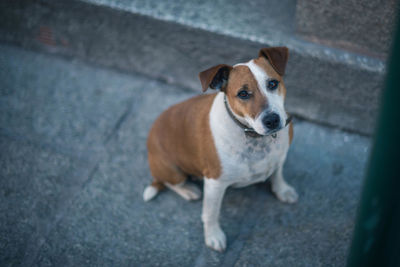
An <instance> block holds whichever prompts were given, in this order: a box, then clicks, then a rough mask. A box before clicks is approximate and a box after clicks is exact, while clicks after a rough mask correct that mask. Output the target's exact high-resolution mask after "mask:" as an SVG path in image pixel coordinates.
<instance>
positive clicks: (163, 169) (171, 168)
mask: <svg viewBox="0 0 400 267" xmlns="http://www.w3.org/2000/svg"><path fill="white" fill-rule="evenodd" d="M165 158H167V157H162V158H161V157H158V156H157V155H154V154H151V156H150V157H149V165H150V170H151V173H152V175H153V177H154V182H153V184H152V185H151V186H148V187H147V188H146V189H145V191H144V193H143V199H144V200H145V201H147V200H150V199H152V198H153V197H154V196H155V195H157V192H158V191H159V189H157V187H156V186H159V185H162V186H164V185H165V186H167V187H168V188H169V189H171V190H172V191H174V192H176V193H177V194H178V195H180V196H181V197H183V198H184V199H186V200H197V199H199V198H200V197H201V192H200V190H199V189H198V188H197V187H196V186H195V185H192V184H189V183H186V180H187V175H186V174H185V173H183V172H182V171H181V170H180V169H179V168H178V167H176V165H174V164H172V163H171V162H168V160H165Z"/></svg>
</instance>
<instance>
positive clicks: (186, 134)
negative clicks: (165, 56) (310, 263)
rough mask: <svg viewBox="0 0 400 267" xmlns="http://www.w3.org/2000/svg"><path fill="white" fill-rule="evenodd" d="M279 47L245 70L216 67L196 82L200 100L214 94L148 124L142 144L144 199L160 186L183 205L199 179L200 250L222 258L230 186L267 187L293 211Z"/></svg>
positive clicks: (283, 55) (284, 54)
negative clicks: (148, 176)
mask: <svg viewBox="0 0 400 267" xmlns="http://www.w3.org/2000/svg"><path fill="white" fill-rule="evenodd" d="M287 60H288V49H287V48H286V47H271V48H263V49H261V50H260V52H259V57H258V58H256V59H253V60H250V61H249V62H247V63H240V64H236V65H234V66H233V67H232V66H229V65H224V64H221V65H217V66H215V67H212V68H210V69H207V70H205V71H203V72H201V73H200V74H199V77H200V80H201V84H202V87H203V92H204V91H206V90H207V89H208V88H209V87H210V88H212V89H217V90H220V92H218V93H215V94H204V95H200V96H197V97H193V98H191V99H189V100H186V101H184V102H182V103H179V104H176V105H174V106H172V107H170V108H169V109H168V110H166V111H165V112H164V113H162V114H161V115H160V116H159V117H158V119H157V120H156V121H155V123H154V125H153V127H152V129H151V131H150V134H149V137H148V141H147V148H148V159H149V165H150V170H151V173H152V175H153V178H154V179H153V183H152V184H151V185H150V186H148V187H147V188H146V189H145V191H144V193H143V198H144V200H145V201H148V200H150V199H152V198H153V197H154V196H155V195H156V194H157V193H158V192H159V191H160V190H161V189H162V188H164V186H166V187H168V188H170V189H172V190H173V191H175V192H176V193H178V194H179V195H180V196H182V197H183V198H184V199H186V200H195V199H199V198H200V195H201V194H200V191H199V189H197V188H196V187H195V186H194V185H190V184H188V183H186V180H187V177H188V176H189V175H191V176H196V177H203V178H204V198H203V212H202V216H201V218H202V221H203V224H204V237H205V243H206V245H207V246H209V247H211V248H213V249H215V250H218V251H222V250H224V249H225V248H226V237H225V234H224V232H223V231H222V230H221V227H220V225H219V219H218V217H219V213H220V207H221V202H222V198H223V196H224V193H225V190H226V189H227V187H229V186H234V187H244V186H247V185H250V184H253V183H257V182H261V181H265V180H266V179H267V178H268V177H270V179H271V184H272V191H273V192H274V193H275V194H276V196H277V198H278V199H279V200H281V201H283V202H287V203H294V202H296V201H297V198H298V196H297V193H296V191H295V190H294V188H292V187H291V186H290V185H288V184H287V183H286V182H285V180H284V178H283V175H282V167H283V164H284V162H285V159H286V154H287V151H288V149H289V145H290V143H291V140H292V138H293V127H292V123H291V122H290V119H289V118H288V115H287V113H286V112H285V109H284V100H285V95H286V88H285V85H284V83H283V79H282V76H283V75H284V72H285V67H286V63H287Z"/></svg>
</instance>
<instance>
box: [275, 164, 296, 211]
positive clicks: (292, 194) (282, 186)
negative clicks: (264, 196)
mask: <svg viewBox="0 0 400 267" xmlns="http://www.w3.org/2000/svg"><path fill="white" fill-rule="evenodd" d="M282 168H283V164H282V165H281V166H279V168H278V169H277V170H276V171H275V172H274V173H273V174H272V175H271V185H272V191H273V192H274V193H275V195H276V197H277V198H278V199H279V200H280V201H282V202H286V203H295V202H297V199H298V198H299V197H298V195H297V193H296V190H295V189H294V188H293V187H291V186H290V185H288V183H287V182H286V181H285V179H284V178H283V174H282Z"/></svg>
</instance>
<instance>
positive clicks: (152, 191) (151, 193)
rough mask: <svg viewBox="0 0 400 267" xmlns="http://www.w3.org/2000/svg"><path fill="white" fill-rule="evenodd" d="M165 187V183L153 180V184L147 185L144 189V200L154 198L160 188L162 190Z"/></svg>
mask: <svg viewBox="0 0 400 267" xmlns="http://www.w3.org/2000/svg"><path fill="white" fill-rule="evenodd" d="M163 188H164V184H163V183H160V182H158V181H153V183H151V185H149V186H147V187H146V188H145V189H144V192H143V200H144V201H146V202H147V201H150V200H152V199H153V198H154V197H155V196H156V195H157V194H158V192H160V190H162V189H163Z"/></svg>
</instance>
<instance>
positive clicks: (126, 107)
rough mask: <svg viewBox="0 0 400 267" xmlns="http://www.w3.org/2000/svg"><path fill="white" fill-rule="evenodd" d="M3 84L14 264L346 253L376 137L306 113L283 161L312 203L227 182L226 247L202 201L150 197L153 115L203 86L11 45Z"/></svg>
mask: <svg viewBox="0 0 400 267" xmlns="http://www.w3.org/2000/svg"><path fill="white" fill-rule="evenodd" d="M199 88H200V86H199ZM0 93H1V94H0V265H1V266H17V265H22V266H32V265H34V266H48V265H53V266H176V265H180V266H217V265H222V266H233V265H234V266H343V265H344V262H345V258H346V253H347V248H348V245H349V241H350V238H351V234H352V228H353V220H354V216H355V210H356V207H357V202H358V197H359V193H360V185H361V181H362V177H363V171H364V166H365V163H366V158H367V156H368V149H369V142H370V139H368V138H366V137H362V136H359V135H355V134H349V133H346V132H342V131H339V130H336V129H331V128H326V127H322V126H319V125H316V124H312V123H309V122H306V121H300V120H296V121H295V138H294V142H293V145H292V147H291V149H290V152H289V155H288V160H287V162H286V166H285V170H284V173H285V176H286V177H287V180H288V181H289V182H290V183H291V184H292V185H294V186H295V187H296V188H297V190H298V193H299V195H300V200H299V202H298V203H297V204H295V205H285V204H282V203H280V202H278V201H277V200H276V199H275V198H274V196H273V195H272V194H271V192H270V189H269V184H268V183H263V184H257V185H253V186H250V187H247V188H244V189H231V190H228V192H227V195H226V197H225V199H224V202H223V208H222V214H221V223H222V227H223V229H224V230H225V232H226V233H227V238H228V248H227V251H226V252H225V253H223V254H220V253H217V252H214V251H210V250H209V249H207V248H206V247H205V245H204V242H203V236H202V224H201V221H200V213H201V202H200V201H198V202H186V201H184V200H183V199H181V198H180V197H178V196H177V195H175V194H174V193H172V192H170V191H165V192H163V193H162V194H160V195H159V196H158V197H157V198H156V199H154V200H153V201H151V202H149V203H144V202H143V201H142V191H143V188H144V187H145V186H146V185H147V184H148V183H149V182H150V179H151V178H150V173H149V170H148V166H147V159H146V147H145V140H146V136H147V132H148V130H149V128H150V126H151V123H152V121H153V120H154V119H155V118H156V116H157V115H158V114H159V113H160V112H161V111H162V110H164V109H165V108H166V107H168V106H169V105H171V104H173V103H176V102H178V101H181V100H183V99H186V98H188V97H190V96H192V95H193V93H192V92H189V91H185V90H183V89H180V88H176V87H174V86H171V85H168V84H164V83H161V82H159V81H155V80H151V79H148V78H146V77H144V76H140V75H127V74H122V73H118V72H115V71H112V70H108V69H101V68H96V67H94V66H90V65H86V64H84V63H82V62H79V61H73V60H72V61H71V60H67V59H61V58H56V57H53V56H49V55H43V54H38V53H33V52H29V51H25V50H21V49H18V48H14V47H10V46H6V45H0ZM288 94H290V88H289V89H288Z"/></svg>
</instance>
